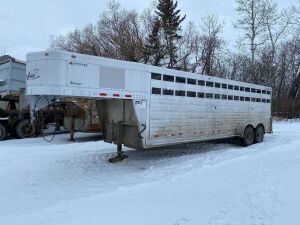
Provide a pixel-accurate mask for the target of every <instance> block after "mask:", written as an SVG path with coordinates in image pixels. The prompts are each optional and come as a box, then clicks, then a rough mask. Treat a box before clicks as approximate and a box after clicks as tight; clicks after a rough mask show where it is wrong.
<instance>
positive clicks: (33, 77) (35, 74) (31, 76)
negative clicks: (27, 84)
mask: <svg viewBox="0 0 300 225" xmlns="http://www.w3.org/2000/svg"><path fill="white" fill-rule="evenodd" d="M39 78H40V70H39V69H34V70H33V71H32V72H29V73H28V74H27V75H26V79H27V80H36V79H39Z"/></svg>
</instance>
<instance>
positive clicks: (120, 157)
mask: <svg viewBox="0 0 300 225" xmlns="http://www.w3.org/2000/svg"><path fill="white" fill-rule="evenodd" d="M127 158H128V156H127V155H125V154H124V152H123V151H122V145H121V144H118V148H117V156H115V157H112V158H110V159H109V160H108V161H109V162H110V163H117V162H122V161H123V160H124V159H127Z"/></svg>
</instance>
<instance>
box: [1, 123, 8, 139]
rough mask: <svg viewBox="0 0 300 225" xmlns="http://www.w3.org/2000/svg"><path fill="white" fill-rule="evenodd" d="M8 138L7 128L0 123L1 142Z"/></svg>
mask: <svg viewBox="0 0 300 225" xmlns="http://www.w3.org/2000/svg"><path fill="white" fill-rule="evenodd" d="M6 137H7V128H6V126H4V125H3V124H1V123H0V141H3V140H4V139H5V138H6Z"/></svg>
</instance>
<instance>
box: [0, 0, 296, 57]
mask: <svg viewBox="0 0 300 225" xmlns="http://www.w3.org/2000/svg"><path fill="white" fill-rule="evenodd" d="M106 2H107V1H105V0H98V1H95V0H76V1H74V0H43V1H41V0H26V1H24V0H17V1H2V2H1V5H0V55H2V54H3V53H4V50H5V53H6V54H10V55H12V56H13V57H16V58H19V59H22V60H25V58H26V53H28V52H32V51H41V50H45V49H47V48H48V47H49V40H50V36H51V35H54V36H56V35H58V34H65V33H67V32H68V31H71V30H73V29H74V28H81V27H83V26H84V25H85V24H87V23H90V22H95V21H96V20H97V19H98V17H99V14H100V13H101V12H102V11H103V10H104V9H105V7H106ZM118 2H120V3H121V5H122V6H123V7H125V8H127V9H136V10H137V11H138V12H142V10H143V9H144V8H145V7H148V6H150V4H151V2H152V0H119V1H118ZM297 2H298V0H279V4H280V7H286V6H288V5H291V4H296V3H297ZM179 7H180V8H181V9H182V13H183V14H186V15H187V20H190V21H193V22H194V23H195V24H199V22H200V19H201V17H202V16H204V15H206V14H207V13H209V12H210V13H217V14H218V15H219V16H220V18H221V19H223V20H224V21H225V24H226V26H225V29H224V36H225V38H226V39H227V40H228V41H230V40H231V39H235V38H236V36H237V35H236V34H235V31H234V29H233V25H232V23H233V21H234V20H235V17H236V13H235V7H236V4H235V0H208V1H207V0H179Z"/></svg>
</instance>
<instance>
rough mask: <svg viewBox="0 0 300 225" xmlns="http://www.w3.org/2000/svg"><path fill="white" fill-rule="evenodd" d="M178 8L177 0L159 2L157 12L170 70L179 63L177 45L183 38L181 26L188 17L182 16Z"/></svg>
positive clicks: (160, 0) (161, 0)
mask: <svg viewBox="0 0 300 225" xmlns="http://www.w3.org/2000/svg"><path fill="white" fill-rule="evenodd" d="M177 6H178V2H177V0H176V1H174V0H159V1H158V5H157V10H156V14H157V16H158V17H159V19H160V22H161V26H162V29H163V33H164V42H165V43H164V45H165V46H164V47H165V49H166V52H167V57H168V67H169V68H173V67H174V66H175V64H176V62H177V58H178V56H177V50H178V48H177V43H178V40H179V39H181V38H182V36H181V35H180V30H181V26H180V25H181V23H182V22H183V21H184V20H185V18H186V16H184V17H181V16H180V10H178V9H177Z"/></svg>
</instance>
